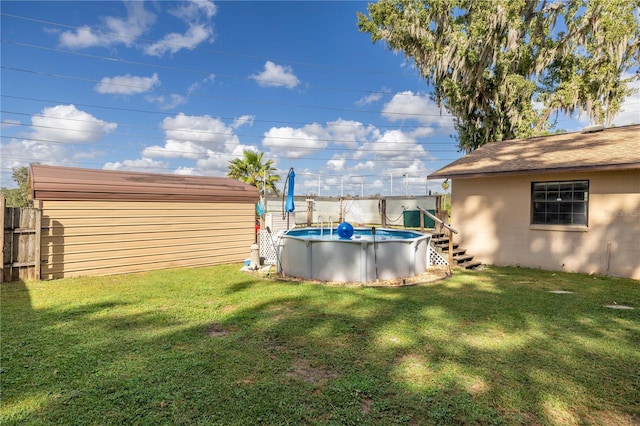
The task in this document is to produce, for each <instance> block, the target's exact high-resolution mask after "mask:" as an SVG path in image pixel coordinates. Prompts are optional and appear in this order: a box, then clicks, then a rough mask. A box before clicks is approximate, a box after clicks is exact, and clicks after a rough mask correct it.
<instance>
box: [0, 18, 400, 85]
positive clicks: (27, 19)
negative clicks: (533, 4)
mask: <svg viewBox="0 0 640 426" xmlns="http://www.w3.org/2000/svg"><path fill="white" fill-rule="evenodd" d="M0 15H2V16H6V17H10V18H15V19H21V20H25V21H31V22H37V23H40V24H47V25H52V26H57V27H61V28H67V29H71V30H79V29H81V28H82V27H77V26H73V25H67V24H62V23H59V22H52V21H46V20H42V19H36V18H31V17H27V16H20V15H14V14H11V13H4V12H0ZM110 36H111V37H114V38H119V39H123V40H129V41H140V42H145V43H155V42H156V40H151V39H145V38H142V37H127V36H123V35H118V34H110ZM164 44H166V45H167V46H171V47H177V48H181V49H190V50H193V51H199V52H204V53H213V54H217V55H223V56H233V57H239V58H247V59H259V60H261V61H266V60H272V61H278V62H286V63H288V64H293V65H300V66H305V67H312V68H324V69H335V70H342V71H349V72H359V73H365V74H378V75H389V76H402V74H399V73H391V72H384V71H379V70H370V69H358V68H351V67H338V66H335V65H327V64H317V63H311V62H301V61H290V60H282V59H273V58H267V57H264V56H258V55H249V54H245V53H238V52H230V51H225V50H218V49H207V48H203V47H198V46H195V47H194V46H185V45H181V44H176V43H168V42H165V43H164Z"/></svg>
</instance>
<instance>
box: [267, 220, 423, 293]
mask: <svg viewBox="0 0 640 426" xmlns="http://www.w3.org/2000/svg"><path fill="white" fill-rule="evenodd" d="M391 231H393V230H391ZM430 240H431V235H429V234H419V233H416V238H412V239H393V238H388V239H381V240H375V243H374V241H373V240H372V239H366V240H341V239H330V240H323V239H314V238H312V237H300V236H289V235H286V234H285V235H283V236H282V237H281V238H280V244H279V247H278V252H279V259H280V262H279V269H278V271H279V272H282V273H283V274H284V275H286V276H293V277H300V278H306V279H313V280H321V281H339V282H368V281H376V280H389V279H397V278H405V277H411V276H415V275H419V274H421V273H423V272H425V271H426V270H427V268H428V267H429V255H430V253H429V250H430V246H429V243H430Z"/></svg>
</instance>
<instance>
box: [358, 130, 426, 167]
mask: <svg viewBox="0 0 640 426" xmlns="http://www.w3.org/2000/svg"><path fill="white" fill-rule="evenodd" d="M371 155H373V156H374V158H378V159H383V160H385V161H389V160H392V161H393V162H395V163H397V164H399V165H402V164H408V163H410V162H412V161H414V160H415V159H416V158H424V157H426V152H425V150H424V148H423V147H422V146H420V145H418V143H417V140H416V138H415V137H414V136H412V135H411V134H409V133H405V132H403V131H402V130H389V131H386V132H384V133H382V134H381V135H379V137H377V138H376V139H375V140H373V142H366V143H364V144H362V145H361V146H360V147H359V148H358V151H357V152H356V154H355V155H354V159H363V158H368V157H369V156H371ZM387 164H389V163H387Z"/></svg>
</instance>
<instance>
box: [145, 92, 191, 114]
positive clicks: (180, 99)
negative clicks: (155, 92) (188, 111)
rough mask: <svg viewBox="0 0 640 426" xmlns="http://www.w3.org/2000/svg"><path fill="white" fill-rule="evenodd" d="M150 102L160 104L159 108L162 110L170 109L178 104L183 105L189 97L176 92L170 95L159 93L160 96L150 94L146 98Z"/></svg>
mask: <svg viewBox="0 0 640 426" xmlns="http://www.w3.org/2000/svg"><path fill="white" fill-rule="evenodd" d="M145 99H146V100H147V101H148V102H151V103H153V104H156V105H158V108H160V109H162V110H170V109H174V108H175V107H177V106H180V105H183V104H186V103H187V98H185V97H184V96H182V95H178V94H176V93H172V94H170V95H169V96H165V95H159V96H151V95H148V96H147V97H146V98H145Z"/></svg>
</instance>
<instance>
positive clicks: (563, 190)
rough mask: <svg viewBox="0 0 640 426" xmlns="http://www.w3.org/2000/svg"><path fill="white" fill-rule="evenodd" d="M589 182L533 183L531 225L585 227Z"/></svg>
mask: <svg viewBox="0 0 640 426" xmlns="http://www.w3.org/2000/svg"><path fill="white" fill-rule="evenodd" d="M588 201H589V181H588V180H578V181H571V182H533V183H532V184H531V210H532V211H531V223H532V224H543V225H547V224H548V225H556V224H557V225H585V226H586V225H587V211H588Z"/></svg>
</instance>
